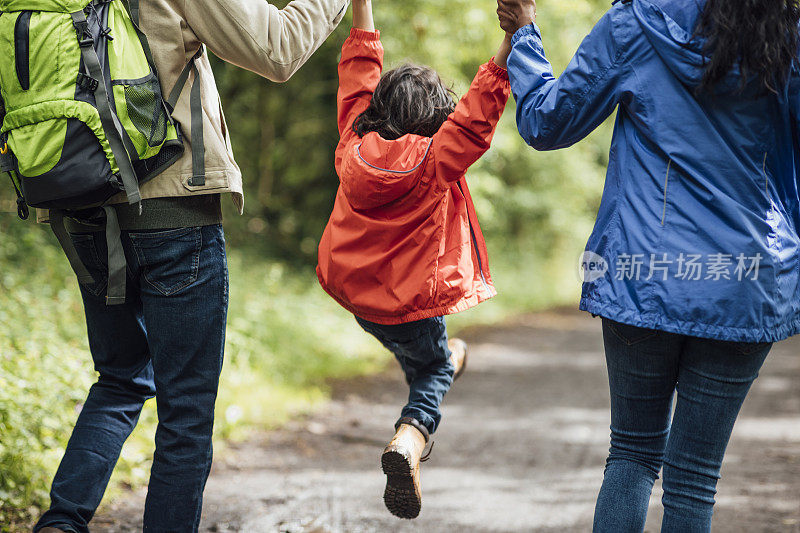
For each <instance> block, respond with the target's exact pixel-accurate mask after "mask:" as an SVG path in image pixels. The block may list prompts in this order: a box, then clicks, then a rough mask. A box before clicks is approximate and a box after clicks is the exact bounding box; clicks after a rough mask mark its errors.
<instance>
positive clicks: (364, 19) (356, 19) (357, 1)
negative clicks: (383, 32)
mask: <svg viewBox="0 0 800 533" xmlns="http://www.w3.org/2000/svg"><path fill="white" fill-rule="evenodd" d="M353 27H354V28H358V29H361V30H366V31H375V22H374V21H373V20H372V0H353Z"/></svg>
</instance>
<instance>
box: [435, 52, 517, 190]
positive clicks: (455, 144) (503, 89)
mask: <svg viewBox="0 0 800 533" xmlns="http://www.w3.org/2000/svg"><path fill="white" fill-rule="evenodd" d="M509 92H510V85H509V81H508V72H506V70H505V69H503V68H501V67H499V66H497V65H496V64H495V63H494V61H490V62H489V63H486V64H485V65H482V66H481V68H480V69H479V70H478V74H477V75H476V76H475V79H474V80H473V81H472V85H471V86H470V88H469V91H467V94H465V95H464V97H463V98H462V99H461V101H460V102H459V103H458V105H457V106H456V109H455V111H454V112H453V113H452V114H451V115H450V116H449V117H448V118H447V122H445V123H444V125H442V127H441V128H440V129H439V131H438V132H436V134H435V135H434V136H433V145H432V148H431V150H432V157H433V162H434V165H435V172H436V177H437V179H438V180H439V182H440V183H446V182H450V181H454V180H457V179H459V178H460V177H461V176H463V175H464V173H465V172H466V171H467V169H468V168H469V167H470V166H471V165H472V164H473V163H475V162H476V161H477V160H478V159H480V157H481V156H482V155H483V154H484V153H486V151H487V150H488V149H489V147H490V146H491V143H492V137H493V136H494V131H495V128H496V127H497V123H498V122H499V121H500V117H501V116H502V114H503V110H504V109H505V107H506V102H508V96H509Z"/></svg>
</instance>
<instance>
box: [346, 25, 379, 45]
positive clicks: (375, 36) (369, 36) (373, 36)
mask: <svg viewBox="0 0 800 533" xmlns="http://www.w3.org/2000/svg"><path fill="white" fill-rule="evenodd" d="M350 38H351V39H353V40H354V41H356V42H368V41H380V39H381V32H380V31H378V30H375V31H367V30H362V29H361V28H350Z"/></svg>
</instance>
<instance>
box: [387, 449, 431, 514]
mask: <svg viewBox="0 0 800 533" xmlns="http://www.w3.org/2000/svg"><path fill="white" fill-rule="evenodd" d="M381 466H382V467H383V473H384V474H386V490H385V491H384V493H383V503H385V504H386V508H387V509H389V512H390V513H392V514H393V515H395V516H396V517H398V518H406V519H412V518H416V517H418V516H419V512H420V510H421V509H422V498H421V496H420V491H419V487H417V486H416V485H415V483H414V476H413V475H412V473H411V465H410V464H409V462H408V459H406V456H405V455H403V454H402V453H400V452H398V451H397V450H393V449H392V448H391V447H390V448H388V449H387V450H386V451H384V452H383V455H382V456H381Z"/></svg>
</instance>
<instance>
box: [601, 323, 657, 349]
mask: <svg viewBox="0 0 800 533" xmlns="http://www.w3.org/2000/svg"><path fill="white" fill-rule="evenodd" d="M604 322H605V325H606V326H608V329H609V330H611V332H612V333H613V334H614V336H616V337H617V338H618V339H619V340H621V341H622V342H624V343H625V344H627V345H628V346H633V345H634V344H639V343H640V342H642V341H646V340H647V339H650V338H652V337H655V336H656V335H658V330H655V329H646V328H640V327H637V326H631V325H630V324H622V323H620V322H614V321H613V320H608V319H605V320H604Z"/></svg>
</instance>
